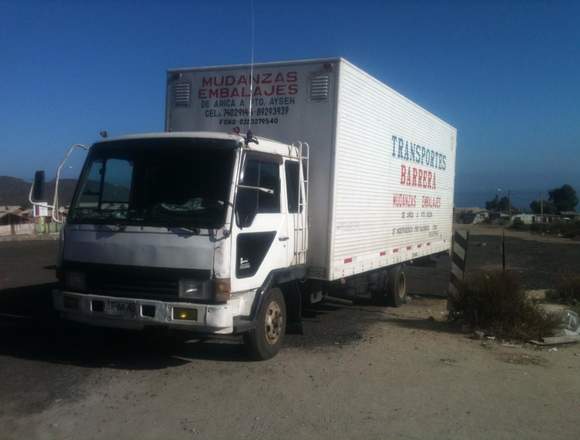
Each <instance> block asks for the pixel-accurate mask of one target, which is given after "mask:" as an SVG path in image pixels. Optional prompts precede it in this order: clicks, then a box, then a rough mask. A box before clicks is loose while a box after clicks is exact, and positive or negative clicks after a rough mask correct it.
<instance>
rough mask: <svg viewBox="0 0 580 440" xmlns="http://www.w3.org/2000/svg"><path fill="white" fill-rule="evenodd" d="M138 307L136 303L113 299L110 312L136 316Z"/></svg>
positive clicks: (118, 314)
mask: <svg viewBox="0 0 580 440" xmlns="http://www.w3.org/2000/svg"><path fill="white" fill-rule="evenodd" d="M136 311H137V308H136V306H135V303H131V302H123V301H111V303H110V307H109V313H110V314H111V315H117V316H135V313H136Z"/></svg>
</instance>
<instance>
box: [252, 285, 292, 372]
mask: <svg viewBox="0 0 580 440" xmlns="http://www.w3.org/2000/svg"><path fill="white" fill-rule="evenodd" d="M286 323H287V315H286V302H285V301H284V295H282V291H281V290H280V289H277V288H274V289H270V290H268V291H266V292H265V293H264V299H263V301H262V306H261V308H260V310H259V311H258V316H257V318H256V327H255V328H254V329H252V330H250V331H249V332H248V333H246V334H245V335H244V345H245V346H246V350H247V351H248V355H249V356H250V358H251V359H253V360H257V361H263V360H266V359H270V358H273V357H274V356H276V354H277V353H278V352H279V351H280V347H282V343H283V341H284V336H285V335H286Z"/></svg>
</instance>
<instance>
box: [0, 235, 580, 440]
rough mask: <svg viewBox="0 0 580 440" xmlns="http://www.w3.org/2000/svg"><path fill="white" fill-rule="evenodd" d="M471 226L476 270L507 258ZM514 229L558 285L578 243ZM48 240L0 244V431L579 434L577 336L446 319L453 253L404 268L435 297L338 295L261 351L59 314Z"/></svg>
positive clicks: (527, 273)
mask: <svg viewBox="0 0 580 440" xmlns="http://www.w3.org/2000/svg"><path fill="white" fill-rule="evenodd" d="M475 232H477V231H474V233H473V235H472V242H471V243H472V248H470V256H469V258H470V260H469V264H470V266H469V268H470V270H476V269H477V268H478V267H482V266H484V267H488V266H492V265H496V264H498V262H499V261H498V260H496V259H495V258H496V256H497V249H494V248H497V243H498V242H497V241H496V240H497V234H495V233H490V232H489V231H487V230H486V231H484V232H485V234H486V235H478V234H476V233H475ZM478 243H479V244H478ZM481 243H487V244H486V246H482V245H481ZM508 243H509V247H508V248H509V249H512V250H513V252H512V253H511V255H512V256H511V257H509V258H508V261H509V264H510V266H512V267H514V268H518V267H521V268H523V270H522V276H524V277H525V281H526V283H527V284H529V285H530V286H532V287H534V288H542V287H548V286H549V284H550V283H551V282H552V280H553V277H554V273H553V272H554V271H553V270H552V269H553V268H555V267H564V268H565V267H566V266H567V265H569V266H570V267H573V265H574V261H575V262H576V263H577V262H578V261H580V246H577V245H576V244H573V242H570V243H561V242H542V243H540V244H538V242H537V241H535V240H533V239H529V237H525V238H522V237H511V236H510V237H509V241H508ZM534 249H535V252H536V253H533V252H532V250H534ZM54 250H55V243H51V242H30V243H28V242H12V243H0V268H1V269H0V329H1V330H2V332H1V334H0V375H1V377H3V378H4V380H3V381H1V382H0V402H1V403H0V426H2V427H3V428H4V429H3V433H2V435H1V437H2V438H6V439H23V438H25V439H34V438H38V439H67V438H69V439H77V438H83V439H108V438H120V439H125V438H135V437H139V438H142V439H157V438H167V439H195V438H204V439H205V438H218V439H219V438H252V439H255V438H272V437H275V438H293V439H296V438H333V439H335V438H338V439H343V438H344V439H350V438H353V437H355V436H356V437H359V438H365V439H366V438H377V439H379V438H380V439H384V438H401V439H414V438H417V439H418V438H421V439H423V438H437V439H439V438H442V439H449V438H453V439H455V438H456V439H465V438H470V439H487V438H495V439H514V438H522V439H545V438H551V439H560V438H561V439H564V438H566V439H567V438H574V437H577V436H578V434H579V433H580V428H579V427H578V414H579V413H580V378H579V376H578V374H577V372H578V368H579V367H580V346H568V347H560V348H558V351H547V350H537V349H534V348H533V347H529V346H519V345H517V346H515V347H512V346H504V345H502V343H501V342H498V341H488V340H486V341H479V340H472V339H470V338H469V337H468V335H465V334H462V333H461V332H459V331H458V329H455V328H453V327H450V326H449V325H448V324H447V323H446V322H444V320H443V318H444V313H445V301H444V300H442V299H439V298H437V297H435V295H442V294H444V291H445V287H446V283H447V272H446V265H447V264H448V260H447V259H446V258H442V259H440V260H439V261H438V262H437V264H436V265H435V266H434V267H414V268H412V269H410V270H409V274H410V278H411V279H410V290H411V292H412V293H415V294H419V293H421V294H426V295H430V296H429V297H425V296H421V297H419V296H414V297H413V300H412V301H411V303H410V304H407V305H406V306H404V307H402V308H399V309H390V308H377V307H372V306H367V305H353V304H352V303H350V302H348V301H341V300H334V299H331V300H329V301H328V302H327V303H325V304H323V305H320V306H318V307H315V308H312V309H310V310H308V311H307V314H306V315H307V316H306V318H305V325H304V335H290V336H289V337H288V340H287V343H286V347H285V349H284V350H283V351H282V352H281V353H280V354H279V355H278V356H277V357H276V358H274V359H272V360H270V361H267V362H260V363H253V362H248V361H247V360H246V358H245V357H244V354H243V351H242V350H241V347H240V346H239V345H238V344H236V343H233V342H231V341H222V340H208V341H197V340H191V341H184V340H176V339H174V338H170V337H167V336H164V335H160V334H154V333H148V334H134V333H126V332H115V331H103V330H101V329H95V328H88V327H82V326H75V325H70V324H65V323H62V322H61V321H59V320H57V319H56V317H55V316H54V315H53V314H51V313H50V298H49V293H50V289H51V286H52V284H51V283H52V282H54V279H53V272H52V265H53V264H54V263H53V255H54ZM574 259H575V260H574ZM552 260H555V261H552ZM557 261H560V262H561V265H558V264H556V262H557ZM544 268H546V269H545V270H544ZM14 315H18V316H20V317H16V316H14Z"/></svg>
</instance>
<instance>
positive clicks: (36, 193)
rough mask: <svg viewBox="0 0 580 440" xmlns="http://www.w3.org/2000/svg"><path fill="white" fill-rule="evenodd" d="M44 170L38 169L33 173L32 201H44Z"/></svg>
mask: <svg viewBox="0 0 580 440" xmlns="http://www.w3.org/2000/svg"><path fill="white" fill-rule="evenodd" d="M44 187H45V183H44V170H39V171H36V172H35V173H34V182H33V183H32V201H34V202H42V201H44Z"/></svg>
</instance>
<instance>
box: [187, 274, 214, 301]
mask: <svg viewBox="0 0 580 440" xmlns="http://www.w3.org/2000/svg"><path fill="white" fill-rule="evenodd" d="M179 297H180V298H187V299H200V300H206V301H207V300H210V299H211V292H210V289H209V286H208V283H207V282H204V281H199V280H190V279H187V278H182V279H181V280H179Z"/></svg>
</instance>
